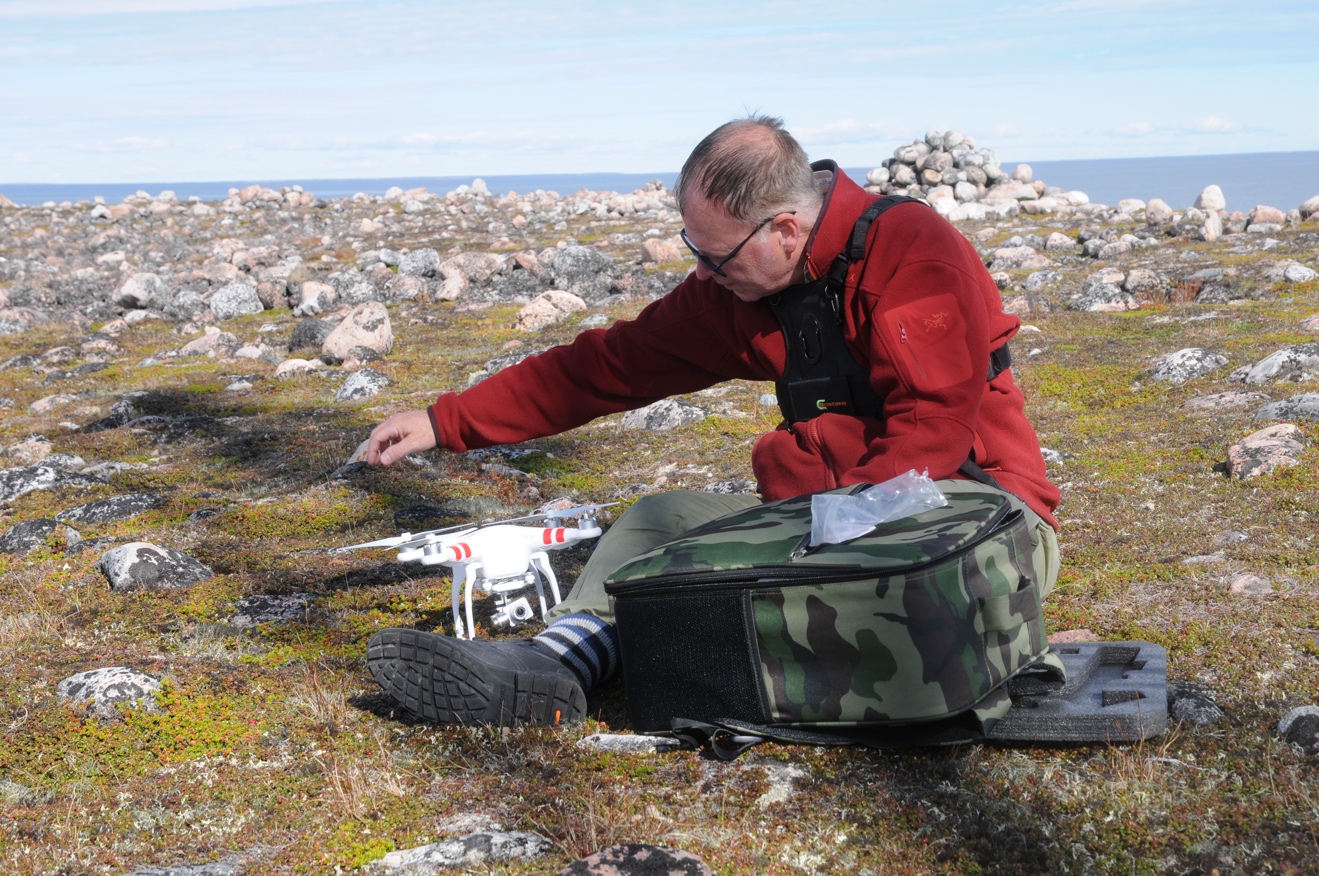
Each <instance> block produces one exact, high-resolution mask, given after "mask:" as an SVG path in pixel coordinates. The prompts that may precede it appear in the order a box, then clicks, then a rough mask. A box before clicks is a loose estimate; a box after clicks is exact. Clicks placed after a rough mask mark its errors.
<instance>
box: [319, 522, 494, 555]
mask: <svg viewBox="0 0 1319 876" xmlns="http://www.w3.org/2000/svg"><path fill="white" fill-rule="evenodd" d="M478 528H479V527H477V526H473V525H471V524H470V523H461V524H459V525H457V526H446V527H444V528H443V529H427V530H426V531H424V532H404V533H402V534H401V535H391V536H390V537H389V538H381V539H377V540H376V541H368V542H364V543H362V544H351V545H348V546H347V547H341V548H336V550H338V551H355V550H361V549H363V548H395V547H398V548H406V547H411V546H412V544H413V543H416V544H425V543H426V541H427V539H428V537H430V536H434V535H444V534H445V533H449V532H460V531H472V530H476V529H478Z"/></svg>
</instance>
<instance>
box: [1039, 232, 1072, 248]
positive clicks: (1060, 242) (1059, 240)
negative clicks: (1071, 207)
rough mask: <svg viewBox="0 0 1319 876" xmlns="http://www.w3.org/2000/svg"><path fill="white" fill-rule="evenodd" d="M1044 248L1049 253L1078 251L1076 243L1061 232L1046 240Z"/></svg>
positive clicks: (1052, 234) (1051, 235)
mask: <svg viewBox="0 0 1319 876" xmlns="http://www.w3.org/2000/svg"><path fill="white" fill-rule="evenodd" d="M1044 248H1045V249H1046V250H1048V251H1049V252H1071V251H1072V250H1075V249H1076V241H1075V240H1073V239H1072V238H1070V237H1068V236H1067V235H1066V234H1063V233H1062V232H1060V231H1055V232H1053V233H1051V234H1050V235H1049V236H1048V237H1047V238H1045V240H1044Z"/></svg>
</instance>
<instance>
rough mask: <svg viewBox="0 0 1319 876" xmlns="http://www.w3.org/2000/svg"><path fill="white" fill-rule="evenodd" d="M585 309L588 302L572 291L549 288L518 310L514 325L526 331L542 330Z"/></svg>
mask: <svg viewBox="0 0 1319 876" xmlns="http://www.w3.org/2000/svg"><path fill="white" fill-rule="evenodd" d="M583 310H586V302H585V301H583V300H582V299H581V298H579V297H577V296H576V295H573V294H572V293H571V292H563V291H561V290H559V289H547V290H546V291H544V292H542V293H541V294H540V295H538V296H536V298H535V299H533V300H532V301H531V302H530V303H529V304H527V305H526V306H525V307H523V308H522V309H521V310H519V311H518V315H517V320H516V322H515V323H514V325H515V327H516V328H518V329H519V330H521V331H524V332H534V331H540V330H541V329H543V328H545V327H546V326H549V325H553V324H554V323H556V322H561V321H562V320H564V319H566V318H568V316H570V315H571V314H574V313H578V312H580V311H583Z"/></svg>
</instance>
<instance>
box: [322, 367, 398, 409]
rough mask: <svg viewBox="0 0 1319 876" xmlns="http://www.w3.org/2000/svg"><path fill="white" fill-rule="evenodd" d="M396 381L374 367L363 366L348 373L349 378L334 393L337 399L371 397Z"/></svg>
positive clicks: (346, 399) (355, 399) (354, 399)
mask: <svg viewBox="0 0 1319 876" xmlns="http://www.w3.org/2000/svg"><path fill="white" fill-rule="evenodd" d="M393 382H394V381H392V380H390V379H389V378H388V377H387V376H386V375H384V374H381V373H380V372H379V371H376V370H375V369H374V368H363V369H361V370H360V371H354V372H353V373H352V374H349V375H348V379H347V380H345V381H344V382H343V386H341V387H339V391H338V392H336V393H335V394H334V400H335V401H341V402H342V401H358V400H359V399H364V398H371V397H372V396H373V395H376V394H377V393H379V392H380V390H382V389H384V388H385V387H386V386H389V385H390V384H391V383H393Z"/></svg>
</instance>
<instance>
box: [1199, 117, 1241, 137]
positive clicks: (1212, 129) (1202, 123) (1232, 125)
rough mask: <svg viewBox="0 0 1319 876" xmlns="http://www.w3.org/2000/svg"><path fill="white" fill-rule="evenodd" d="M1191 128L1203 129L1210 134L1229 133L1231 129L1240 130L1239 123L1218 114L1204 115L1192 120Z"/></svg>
mask: <svg viewBox="0 0 1319 876" xmlns="http://www.w3.org/2000/svg"><path fill="white" fill-rule="evenodd" d="M1191 130H1192V131H1205V132H1207V133H1211V134H1230V133H1232V132H1233V131H1240V130H1241V124H1240V123H1239V122H1234V121H1231V120H1230V119H1222V118H1219V117H1218V116H1205V117H1204V118H1201V119H1196V120H1195V121H1194V122H1192V123H1191Z"/></svg>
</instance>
